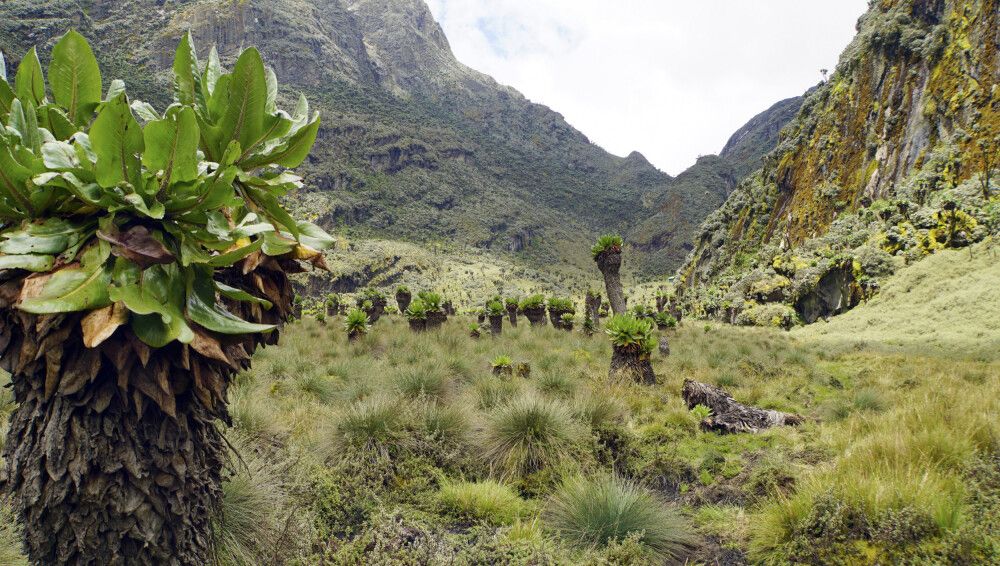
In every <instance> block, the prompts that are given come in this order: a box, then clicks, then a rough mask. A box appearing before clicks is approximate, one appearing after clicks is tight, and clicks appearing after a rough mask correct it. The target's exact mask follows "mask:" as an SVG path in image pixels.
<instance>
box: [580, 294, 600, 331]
mask: <svg viewBox="0 0 1000 566" xmlns="http://www.w3.org/2000/svg"><path fill="white" fill-rule="evenodd" d="M584 308H585V309H586V311H585V312H586V314H587V316H589V317H590V320H591V321H592V322H593V323H594V324H597V321H599V320H601V295H600V294H591V293H590V292H588V293H587V299H586V302H585V306H584Z"/></svg>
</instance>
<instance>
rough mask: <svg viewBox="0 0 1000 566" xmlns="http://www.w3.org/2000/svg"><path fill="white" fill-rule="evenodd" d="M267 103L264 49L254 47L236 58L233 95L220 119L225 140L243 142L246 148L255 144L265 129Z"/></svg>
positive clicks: (230, 86) (231, 85)
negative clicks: (261, 51)
mask: <svg viewBox="0 0 1000 566" xmlns="http://www.w3.org/2000/svg"><path fill="white" fill-rule="evenodd" d="M266 105H267V75H266V73H265V71H264V61H263V60H262V59H261V57H260V52H259V51H257V50H256V49H255V48H253V47H251V48H249V49H247V50H245V51H244V52H243V53H242V54H241V55H240V58H239V59H238V60H237V61H236V66H235V67H234V68H233V73H232V75H230V79H229V97H228V101H227V106H226V113H225V115H224V116H223V118H222V121H221V122H220V126H221V127H222V142H223V143H225V144H227V145H228V143H229V142H230V141H231V140H235V141H238V142H240V146H241V147H244V148H250V147H253V146H254V145H255V144H256V143H257V141H258V140H259V139H260V137H261V134H262V133H263V132H264V131H265V127H264V119H265V110H264V109H265V107H266Z"/></svg>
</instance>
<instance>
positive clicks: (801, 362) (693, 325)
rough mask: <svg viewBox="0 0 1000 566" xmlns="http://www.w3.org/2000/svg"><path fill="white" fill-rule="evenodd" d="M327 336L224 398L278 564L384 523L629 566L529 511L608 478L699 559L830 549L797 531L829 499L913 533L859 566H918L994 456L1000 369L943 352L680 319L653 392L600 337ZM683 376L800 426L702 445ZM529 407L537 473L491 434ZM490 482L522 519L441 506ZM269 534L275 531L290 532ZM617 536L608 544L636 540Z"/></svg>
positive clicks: (511, 333)
mask: <svg viewBox="0 0 1000 566" xmlns="http://www.w3.org/2000/svg"><path fill="white" fill-rule="evenodd" d="M863 308H868V307H863ZM339 318H340V317H336V318H334V319H331V320H328V321H327V323H326V324H321V323H320V322H318V321H316V320H313V319H310V318H306V319H305V320H302V321H298V322H295V323H292V324H290V325H289V326H288V327H287V328H286V329H285V332H284V335H283V337H282V340H281V343H280V344H279V345H278V346H276V347H272V348H269V349H266V350H261V351H258V352H257V353H256V354H255V357H254V363H253V369H251V370H249V371H246V372H244V373H242V374H240V375H239V376H237V378H236V379H235V380H234V383H233V384H232V386H231V387H230V392H229V394H230V400H231V411H232V413H233V418H234V424H235V427H236V430H235V431H233V432H232V434H233V435H234V438H238V439H240V445H241V451H243V452H246V451H248V450H252V451H253V456H254V457H255V458H256V459H257V461H259V460H260V459H261V458H263V459H265V460H267V461H273V462H274V466H271V467H269V468H267V469H269V470H274V469H276V468H275V466H281V467H280V470H281V480H282V481H281V486H280V489H277V490H276V491H270V492H268V493H266V494H264V496H265V497H266V498H274V497H278V498H284V499H285V501H282V502H280V503H278V502H275V503H272V504H271V506H272V507H274V508H282V509H294V510H295V513H296V517H297V518H301V520H302V521H304V523H305V524H311V525H312V527H313V528H312V529H296V530H295V533H296V534H295V537H296V538H295V540H293V541H291V542H290V541H288V537H286V536H284V535H283V534H282V533H281V532H262V533H261V534H260V535H259V536H256V538H259V539H261V540H264V541H280V545H281V546H280V550H281V552H284V553H287V554H288V555H289V557H290V558H296V559H302V560H307V559H316V552H320V551H317V550H316V549H324V548H325V549H329V548H341V546H342V545H345V544H346V545H347V546H350V544H349V541H350V540H353V538H352V537H355V536H359V535H364V536H362V537H361V538H359V539H358V540H359V541H366V540H368V539H367V538H365V537H375V538H377V537H378V536H381V535H379V534H378V533H379V532H381V531H377V530H376V531H373V530H371V529H373V528H375V527H373V526H372V525H373V524H374V522H377V521H378V517H382V516H383V515H384V514H385V513H388V514H389V515H390V516H392V517H396V518H397V519H393V520H394V521H402V522H404V523H407V522H413V524H429V525H435V528H436V529H440V532H441V533H445V534H441V535H440V536H441V537H444V538H442V539H441V540H439V541H437V542H436V543H435V544H440V545H443V546H441V547H440V548H451V549H456V548H459V547H461V546H462V545H473V546H475V545H478V544H485V543H483V542H482V541H484V540H487V539H488V540H490V541H493V542H492V543H490V544H494V543H495V544H501V545H508V544H515V543H516V544H521V543H525V541H530V544H532V545H541V547H544V549H545V552H549V553H551V555H550V558H551V559H552V560H553V561H554V562H555V563H572V562H582V563H587V562H588V561H589V562H593V563H599V562H600V561H601V560H604V561H607V560H611V559H612V558H613V557H614V556H620V554H613V553H615V552H617V553H621V552H623V550H622V547H621V545H619V544H618V543H616V544H614V545H609V546H608V548H607V549H601V548H591V547H590V546H589V545H581V544H579V543H576V542H573V539H572V537H570V538H565V537H559V536H558V535H557V534H554V533H556V532H558V530H557V529H552V528H550V526H548V525H546V524H545V518H544V517H545V515H544V514H542V515H541V518H539V517H538V516H537V513H538V512H539V511H540V510H542V509H544V507H545V502H546V501H548V500H549V499H550V497H551V496H552V494H553V493H555V492H556V491H557V490H558V489H559V486H560V485H562V484H563V482H564V481H566V480H567V479H569V478H574V477H583V478H591V479H593V478H599V477H608V475H609V474H618V475H619V476H620V477H626V478H629V479H630V481H633V482H636V483H637V484H638V485H641V486H643V488H645V489H651V490H653V491H654V492H656V493H657V494H658V496H657V501H660V502H661V503H663V502H664V501H671V503H663V505H665V506H667V507H680V508H681V510H682V512H683V514H685V515H686V516H687V517H688V519H689V520H690V521H691V522H692V523H693V524H694V525H695V527H696V529H697V530H698V532H699V534H700V535H701V536H703V537H706V538H705V539H704V540H705V541H708V540H711V541H712V543H711V544H708V543H707V542H706V543H705V544H701V543H697V545H700V546H699V548H700V549H702V550H698V551H697V552H709V551H708V550H704V549H711V548H717V547H719V546H721V547H726V548H730V549H735V550H736V551H739V552H746V553H749V555H750V557H751V558H752V559H753V560H757V561H769V562H772V563H783V562H787V561H788V558H789V557H790V556H793V555H795V553H801V552H803V550H802V548H803V546H804V547H805V548H807V549H811V548H812V546H810V545H821V541H820V540H819V539H813V538H809V537H807V536H806V537H804V535H803V533H808V532H809V528H808V527H809V526H810V525H812V524H813V523H815V522H816V517H815V514H814V513H813V510H814V509H816V508H826V507H824V506H827V507H829V506H830V505H831V503H830V502H831V501H832V502H835V503H836V504H837V505H839V507H838V508H843V509H848V510H850V511H851V513H855V514H858V513H861V514H863V515H864V517H865V518H866V520H868V521H870V522H871V523H872V525H874V526H873V527H872V529H876V527H878V526H879V525H881V524H882V523H886V517H897V516H906V517H915V519H914V520H916V521H917V522H918V523H919V524H921V525H924V526H925V527H926V528H925V529H924V530H923V531H920V533H921V534H920V537H917V539H916V540H915V541H912V542H904V543H903V544H902V550H900V549H899V548H896V547H893V548H889V546H890V545H889V543H888V542H886V541H884V540H882V539H873V538H872V537H871V536H869V535H868V534H866V535H865V536H864V537H861V538H860V539H858V540H852V541H851V542H852V545H853V548H856V549H860V550H859V551H858V552H860V553H861V557H862V558H861V562H862V563H864V562H865V561H867V562H869V563H875V562H877V561H879V560H881V561H883V562H885V561H886V560H887V559H888V558H887V556H889V555H888V554H886V553H887V552H889V551H890V550H891V551H892V552H902V553H903V554H902V556H903V557H904V558H907V557H909V558H910V559H913V557H914V556H916V555H917V554H916V553H918V552H925V551H926V552H931V551H932V550H933V549H934V548H937V547H939V546H941V545H942V544H944V542H943V541H948V540H951V539H956V540H957V537H958V535H957V534H955V533H960V532H965V531H967V530H968V529H970V528H972V526H974V523H976V522H977V519H976V517H977V515H976V513H977V508H976V503H975V501H973V499H972V495H971V491H970V488H969V486H968V482H967V481H966V479H967V473H968V468H969V466H970V465H972V464H973V463H974V462H975V461H976V460H977V458H980V457H985V456H987V455H988V454H990V453H996V452H998V451H1000V447H998V438H1000V430H998V428H997V426H998V425H997V422H998V416H1000V407H998V405H997V403H998V399H1000V362H997V361H990V360H987V359H981V358H977V357H969V356H965V355H960V354H956V353H952V352H950V351H947V350H944V349H941V350H934V349H931V350H927V351H926V352H916V351H912V350H911V351H906V352H894V351H891V350H887V349H885V348H884V347H880V346H878V345H875V344H872V345H865V344H860V345H859V344H856V343H855V342H852V341H851V340H850V339H849V337H848V336H841V337H840V338H841V339H842V343H843V344H846V345H848V346H849V347H841V346H836V345H835V344H834V343H832V342H830V340H832V339H833V338H834V337H833V336H830V335H829V334H828V335H827V336H825V337H823V339H815V338H813V337H812V336H811V335H807V334H803V333H792V334H788V333H783V332H780V331H775V330H771V329H747V328H734V327H728V326H721V325H706V324H703V323H698V322H693V321H689V322H685V323H684V324H682V325H681V327H680V328H679V329H677V330H676V331H673V332H671V333H669V334H668V335H667V336H668V338H669V339H670V341H671V351H672V352H673V355H672V356H670V357H669V358H663V357H661V356H659V355H658V354H656V353H654V355H653V366H654V369H655V371H656V373H657V375H658V377H659V379H660V383H659V384H658V385H655V386H651V387H647V386H640V385H636V384H631V383H623V382H620V381H616V380H613V379H609V377H608V363H609V360H610V357H611V347H610V342H609V340H608V337H607V336H605V335H604V334H603V333H600V332H599V333H597V334H596V335H595V336H593V337H587V336H585V335H584V334H583V333H582V332H573V333H569V332H565V331H561V330H555V329H553V328H551V327H546V328H531V327H529V326H528V325H526V324H521V325H520V326H519V327H518V328H516V329H513V328H510V326H509V325H506V324H505V327H504V332H503V335H502V336H500V337H497V338H490V337H483V338H481V339H479V340H474V339H472V338H470V337H469V336H468V330H467V328H468V323H469V320H468V319H467V318H465V317H455V318H454V319H453V320H450V321H449V322H448V323H447V324H446V325H445V326H444V328H443V329H442V330H440V331H436V332H427V333H420V334H417V333H413V332H411V331H409V329H408V327H407V324H406V321H405V320H404V319H403V318H402V317H399V316H388V317H385V318H384V319H383V320H381V321H379V322H378V323H377V324H375V325H374V326H373V328H372V331H371V333H370V334H369V335H368V336H365V337H363V338H362V339H360V340H359V341H357V342H355V343H348V342H347V339H346V336H345V332H344V330H343V325H342V324H341V322H342V321H341V320H339ZM830 328H834V327H833V326H832V325H831V327H830ZM497 356H509V357H510V358H511V359H512V360H513V361H514V362H515V364H517V363H518V362H528V363H530V365H531V370H532V371H531V376H530V377H529V378H521V377H516V376H494V375H493V372H492V366H491V361H492V360H493V359H494V358H496V357H497ZM685 378H691V379H695V380H699V381H704V382H707V383H711V384H716V385H720V386H723V387H724V388H726V390H728V391H729V392H731V393H732V394H733V396H734V397H736V399H737V400H739V401H741V402H744V403H751V404H755V405H759V406H762V407H765V408H773V409H779V410H783V411H789V412H795V413H800V414H802V415H804V416H806V417H807V422H806V424H804V425H803V426H801V427H795V428H779V429H773V430H769V431H765V432H763V433H761V434H757V435H734V436H719V435H716V434H710V433H703V432H700V431H699V428H698V419H697V418H696V417H695V416H694V415H693V414H692V412H691V411H689V410H688V409H687V407H686V406H685V405H684V403H683V401H682V400H681V397H680V391H681V387H682V385H683V381H684V379H685ZM525 400H530V401H531V403H530V404H531V405H532V406H536V405H537V406H538V407H545V408H547V409H553V411H551V412H553V413H554V414H556V415H557V416H556V417H555V418H553V419H547V420H546V422H547V423H548V424H546V426H547V427H556V428H555V429H554V430H556V432H558V434H556V435H555V436H546V435H539V434H535V433H534V432H531V439H532V441H533V442H534V441H537V442H541V443H542V444H541V446H540V448H539V449H538V450H536V448H537V447H535V446H532V447H531V450H530V451H528V452H530V455H531V456H532V458H530V459H525V458H523V456H524V455H525V454H526V453H528V452H526V451H524V450H522V448H523V445H518V444H517V443H514V444H513V445H512V444H510V443H509V442H506V441H505V442H494V443H493V444H492V445H491V444H489V443H488V442H487V441H488V440H489V439H490V438H491V437H492V439H493V440H494V441H496V440H497V438H501V439H502V438H503V436H498V435H497V431H498V430H506V429H498V428H497V423H499V422H502V420H501V417H502V416H503V415H504V411H509V410H510V408H511V407H516V406H517V403H521V404H522V405H523V404H524V403H525ZM512 404H513V405H512ZM522 408H523V407H522ZM546 414H549V413H546ZM550 416H551V415H550ZM539 422H541V421H537V422H536V421H532V422H531V423H529V428H530V426H535V425H536V424H538V423H539ZM518 426H520V425H518ZM491 427H492V428H491ZM491 435H492V436H491ZM505 435H506V433H505ZM552 438H555V439H556V440H557V441H553V440H551V439H552ZM247 439H251V440H249V441H247ZM491 446H492V448H493V450H489V448H490V447H491ZM512 446H513V448H511V447H512ZM507 449H510V451H509V452H508V453H506V454H504V452H503V451H504V450H507ZM538 454H540V455H542V456H543V457H541V458H536V457H535V455H538ZM505 456H506V458H505ZM246 460H247V461H250V458H246ZM237 462H238V461H237ZM505 462H506V463H512V465H509V466H508V465H504V463H505ZM234 465H235V466H236V469H238V468H239V466H240V465H239V464H238V463H234ZM261 469H264V467H262V468H261ZM500 479H502V480H503V485H504V486H506V487H505V488H500V489H501V490H502V491H505V490H506V489H509V490H511V492H512V493H514V494H515V495H516V496H517V497H518V499H519V500H521V501H523V508H522V509H521V511H520V512H518V513H513V512H508V511H509V508H505V505H506V504H507V503H511V502H513V501H514V500H513V499H510V498H509V497H506V495H509V494H505V495H504V496H503V497H502V498H501V499H504V500H505V501H506V503H504V504H502V505H499V506H495V505H494V504H493V498H492V496H491V497H479V496H480V495H482V494H479V493H476V494H473V495H474V496H470V495H469V494H468V493H467V494H465V496H463V498H457V497H452V498H451V500H452V501H462V502H461V503H460V504H459V503H452V504H451V506H450V507H449V506H447V505H443V504H442V503H443V502H444V501H448V500H449V496H448V491H447V490H448V487H447V486H452V489H454V486H458V485H466V486H468V485H476V486H482V485H501V484H497V483H496V482H497V481H498V480H500ZM487 482H493V483H492V484H491V483H487ZM236 485H237V484H234V486H236ZM241 485H244V486H246V485H252V484H251V483H246V482H244V483H243V484H241ZM265 485H267V484H265ZM470 489H476V488H470ZM502 503H503V502H502ZM512 506H513V504H512ZM491 508H492V509H500V511H495V512H494V511H489V509H491ZM463 509H464V511H463ZM481 509H487V511H485V512H483V511H482V510H481ZM456 510H457V511H456ZM894 514H895V515H894ZM477 516H478V517H480V518H478V519H477V518H476V517H477ZM896 522H897V523H898V522H899V521H896ZM278 523H280V521H275V522H274V523H271V524H273V525H274V527H273V529H282V530H283V529H285V528H286V527H285V526H284V525H283V524H282V525H280V527H279V526H278ZM407 524H409V523H407ZM893 524H896V523H893ZM470 525H474V528H473V527H472V526H470ZM928 525H929V526H928ZM267 528H269V529H270V528H272V527H267ZM879 528H881V527H879ZM469 529H472V530H469ZM483 529H485V531H484V530H483ZM435 532H436V531H435ZM484 532H485V533H488V537H487V538H483V537H484V536H485V535H483V533H484ZM872 532H874V531H872ZM879 532H881V531H879ZM366 533H367V534H366ZM435 536H437V535H435ZM993 536H994V538H993V539H992V541H993V542H992V544H994V545H996V544H997V542H996V538H995V535H993ZM449 537H451V538H449ZM462 537H465V538H462ZM630 540H631V542H629V541H619V542H620V543H621V544H623V545H625V546H626V547H627V546H628V545H629V544H631V543H636V544H641V537H638V538H636V537H632V538H631V539H630ZM963 540H964V539H963ZM897 542H898V541H895V542H892V544H894V545H896V546H899V544H897ZM271 544H272V546H277V545H278V542H274V543H271ZM359 544H360V543H359ZM248 548H249V547H248ZM344 548H346V547H344ZM436 548H437V547H436ZM475 548H477V549H479V550H481V551H482V552H486V553H487V555H490V554H489V553H492V552H500V551H499V550H496V548H494V546H489V549H484V548H485V547H480V546H475ZM921 549H922V550H921ZM928 549H931V550H928ZM272 550H273V549H272ZM354 550H355V551H357V550H358V549H354ZM322 552H326V551H322ZM322 552H321V553H322ZM456 552H457V551H456ZM830 552H840V550H839V549H835V550H832V551H830ZM907 553H910V554H907ZM553 556H554V558H552V557H553ZM696 556H700V557H701V558H700V559H706V560H708V559H711V556H710V555H709V556H707V557H706V555H704V554H698V555H696ZM891 556H893V557H898V555H896V554H893V555H891ZM307 563H308V562H307ZM331 563H336V561H332V562H331Z"/></svg>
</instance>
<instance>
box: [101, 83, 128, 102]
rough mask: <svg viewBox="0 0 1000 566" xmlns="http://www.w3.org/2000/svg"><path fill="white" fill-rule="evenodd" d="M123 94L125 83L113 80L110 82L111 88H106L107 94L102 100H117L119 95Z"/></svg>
mask: <svg viewBox="0 0 1000 566" xmlns="http://www.w3.org/2000/svg"><path fill="white" fill-rule="evenodd" d="M123 92H125V81H123V80H121V79H115V80H113V81H111V86H109V87H108V93H107V94H106V95H105V96H104V100H105V101H107V100H111V99H112V98H117V97H118V95H119V94H122V93H123Z"/></svg>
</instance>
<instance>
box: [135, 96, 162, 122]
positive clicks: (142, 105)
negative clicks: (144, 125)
mask: <svg viewBox="0 0 1000 566" xmlns="http://www.w3.org/2000/svg"><path fill="white" fill-rule="evenodd" d="M132 111H133V112H135V114H136V115H137V116H138V117H139V118H140V119H141V120H142V121H143V122H152V121H154V120H160V119H161V118H162V117H161V116H160V114H159V113H158V112H157V111H156V109H155V108H153V105H152V104H150V103H148V102H143V101H141V100H136V101H135V102H133V103H132Z"/></svg>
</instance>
